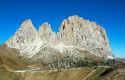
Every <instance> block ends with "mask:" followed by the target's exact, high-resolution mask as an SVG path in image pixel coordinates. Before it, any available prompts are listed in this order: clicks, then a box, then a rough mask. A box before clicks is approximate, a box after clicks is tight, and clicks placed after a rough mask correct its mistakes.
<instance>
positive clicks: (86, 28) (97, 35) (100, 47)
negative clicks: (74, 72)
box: [6, 15, 112, 61]
mask: <svg viewBox="0 0 125 80" xmlns="http://www.w3.org/2000/svg"><path fill="white" fill-rule="evenodd" d="M6 44H7V46H8V47H11V48H16V49H19V50H20V54H21V55H23V56H25V57H28V58H31V57H34V56H36V55H41V57H42V58H46V59H45V60H47V59H48V58H49V59H50V60H48V61H51V59H53V56H55V55H57V54H58V55H59V54H60V55H63V56H64V55H74V54H75V55H80V54H86V53H84V51H87V52H90V53H93V54H94V55H96V56H99V57H108V56H112V52H111V48H110V46H109V43H108V39H107V36H106V32H105V29H103V28H102V27H101V26H99V25H97V24H96V23H95V22H90V21H88V20H85V19H83V18H81V17H79V16H76V15H75V16H70V17H68V18H67V19H65V20H64V21H63V22H62V24H61V26H60V30H59V32H57V33H55V32H53V31H52V29H51V25H50V24H49V23H48V22H45V23H43V24H42V25H41V26H40V28H39V30H38V31H37V30H36V29H35V27H34V26H33V24H32V22H31V20H29V19H28V20H25V21H24V22H23V23H22V24H21V26H20V28H19V29H18V30H17V31H16V33H15V34H14V36H13V37H12V38H11V39H9V40H8V41H7V42H6ZM83 48H84V50H83V51H82V52H80V51H79V49H80V50H81V49H83Z"/></svg>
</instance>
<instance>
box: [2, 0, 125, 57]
mask: <svg viewBox="0 0 125 80" xmlns="http://www.w3.org/2000/svg"><path fill="white" fill-rule="evenodd" d="M124 3H125V1H124V0H0V44H3V43H4V42H5V41H6V40H7V39H8V38H10V37H11V36H12V35H13V34H14V32H15V31H16V30H17V29H18V28H19V25H20V24H21V23H22V22H23V21H24V20H25V19H31V20H32V22H33V24H34V25H35V26H36V28H37V29H38V28H39V26H40V25H41V24H42V23H43V22H46V21H48V22H49V23H50V24H51V25H52V29H53V31H55V32H56V31H58V27H59V26H60V24H61V22H62V21H63V19H65V18H67V17H68V16H72V15H79V16H81V17H83V18H85V19H88V20H90V21H95V22H96V23H97V24H99V25H101V26H103V27H104V28H105V29H106V31H107V35H108V38H109V42H110V45H111V48H112V51H113V54H114V55H116V56H118V57H125V22H124V21H125V15H124V12H125V4H124Z"/></svg>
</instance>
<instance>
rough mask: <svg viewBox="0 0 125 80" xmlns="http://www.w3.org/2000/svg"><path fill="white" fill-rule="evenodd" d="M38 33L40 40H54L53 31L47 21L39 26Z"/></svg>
mask: <svg viewBox="0 0 125 80" xmlns="http://www.w3.org/2000/svg"><path fill="white" fill-rule="evenodd" d="M39 35H40V38H41V39H42V40H44V41H45V42H46V41H47V42H49V41H50V40H54V38H55V33H54V32H52V29H51V25H50V24H49V23H48V22H45V23H43V24H42V25H41V26H40V28H39Z"/></svg>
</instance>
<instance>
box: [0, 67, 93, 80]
mask: <svg viewBox="0 0 125 80" xmlns="http://www.w3.org/2000/svg"><path fill="white" fill-rule="evenodd" d="M89 72H91V69H90V68H80V69H68V70H61V71H56V70H55V71H44V72H43V71H38V72H33V71H27V72H8V71H6V70H5V69H4V68H0V80H82V79H83V78H84V77H85V76H87V74H88V73H89Z"/></svg>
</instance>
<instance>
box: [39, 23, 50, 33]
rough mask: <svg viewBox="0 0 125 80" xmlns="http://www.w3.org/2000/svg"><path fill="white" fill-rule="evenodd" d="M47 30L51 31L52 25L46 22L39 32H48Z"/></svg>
mask: <svg viewBox="0 0 125 80" xmlns="http://www.w3.org/2000/svg"><path fill="white" fill-rule="evenodd" d="M47 29H50V30H51V25H50V24H49V23H48V22H44V23H43V24H42V25H41V26H40V28H39V30H43V31H44V30H47Z"/></svg>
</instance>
